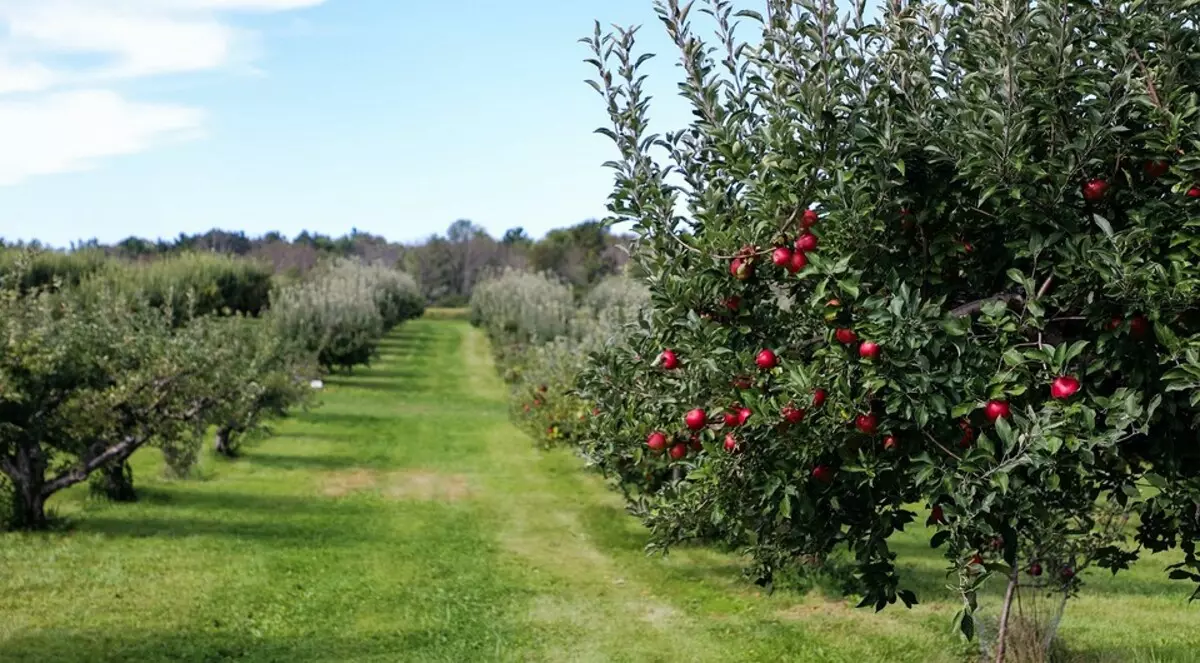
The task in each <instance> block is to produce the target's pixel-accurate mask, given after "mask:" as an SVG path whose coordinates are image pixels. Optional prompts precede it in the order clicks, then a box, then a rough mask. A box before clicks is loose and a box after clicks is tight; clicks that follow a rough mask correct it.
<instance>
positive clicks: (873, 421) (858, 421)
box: [854, 414, 879, 435]
mask: <svg viewBox="0 0 1200 663" xmlns="http://www.w3.org/2000/svg"><path fill="white" fill-rule="evenodd" d="M854 427H855V428H857V429H858V430H860V431H862V432H863V433H866V434H867V435H874V434H875V431H877V430H879V419H878V418H876V416H875V415H873V414H860V415H858V416H857V417H855V418H854Z"/></svg>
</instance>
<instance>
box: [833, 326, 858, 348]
mask: <svg viewBox="0 0 1200 663" xmlns="http://www.w3.org/2000/svg"><path fill="white" fill-rule="evenodd" d="M833 335H834V337H835V338H837V340H838V343H841V344H843V345H850V344H851V343H853V342H854V341H856V340H858V334H855V333H854V330H853V329H845V328H842V329H839V330H837V331H836V332H834V333H833Z"/></svg>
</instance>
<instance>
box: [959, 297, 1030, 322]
mask: <svg viewBox="0 0 1200 663" xmlns="http://www.w3.org/2000/svg"><path fill="white" fill-rule="evenodd" d="M1023 301H1025V298H1024V297H1022V296H1021V295H1018V294H1015V293H1012V294H1004V295H995V296H992V297H985V298H983V299H977V300H975V301H973V302H967V303H966V304H963V305H962V306H959V307H957V308H954V309H951V310H950V315H952V316H954V317H956V318H965V317H967V316H968V315H974V314H976V313H978V312H980V311H981V310H983V307H984V306H986V305H988V304H990V303H992V302H1004V303H1005V304H1012V303H1014V302H1016V303H1021V302H1023Z"/></svg>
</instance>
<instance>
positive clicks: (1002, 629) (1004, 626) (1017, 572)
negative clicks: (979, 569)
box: [996, 564, 1021, 663]
mask: <svg viewBox="0 0 1200 663" xmlns="http://www.w3.org/2000/svg"><path fill="white" fill-rule="evenodd" d="M1020 579H1021V569H1020V567H1018V566H1017V565H1016V564H1013V566H1012V572H1010V573H1009V574H1008V588H1007V589H1006V590H1004V605H1003V607H1002V608H1001V609H1000V626H999V627H998V629H997V631H996V663H1004V649H1005V645H1006V644H1008V643H1007V642H1006V639H1007V637H1008V614H1009V612H1011V611H1012V601H1013V594H1014V593H1016V589H1017V583H1018V582H1019V581H1020Z"/></svg>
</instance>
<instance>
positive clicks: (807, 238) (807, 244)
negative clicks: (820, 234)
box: [796, 233, 817, 253]
mask: <svg viewBox="0 0 1200 663" xmlns="http://www.w3.org/2000/svg"><path fill="white" fill-rule="evenodd" d="M796 250H797V251H804V252H806V253H807V252H808V251H816V250H817V236H816V235H814V234H812V233H804V234H803V235H801V236H799V237H797V238H796Z"/></svg>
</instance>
